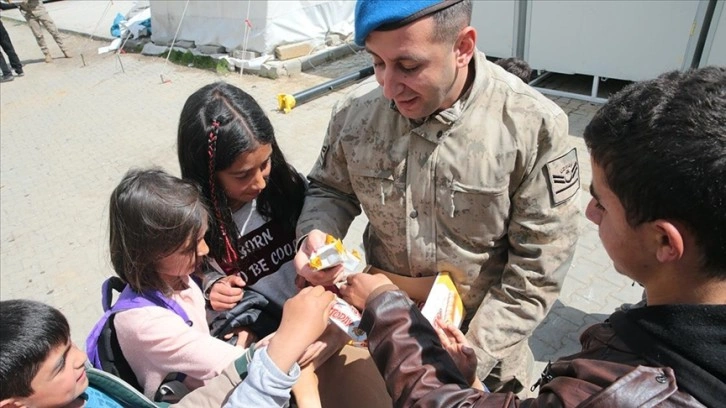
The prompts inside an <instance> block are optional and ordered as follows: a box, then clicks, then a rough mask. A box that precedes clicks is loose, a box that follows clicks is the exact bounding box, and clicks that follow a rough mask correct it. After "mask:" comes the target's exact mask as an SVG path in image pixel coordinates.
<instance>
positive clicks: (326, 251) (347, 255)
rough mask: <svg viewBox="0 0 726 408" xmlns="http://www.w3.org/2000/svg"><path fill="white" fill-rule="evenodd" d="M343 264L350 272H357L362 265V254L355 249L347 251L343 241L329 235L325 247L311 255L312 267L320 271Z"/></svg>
mask: <svg viewBox="0 0 726 408" xmlns="http://www.w3.org/2000/svg"><path fill="white" fill-rule="evenodd" d="M341 264H342V265H343V267H344V268H345V269H346V270H348V271H351V272H353V271H357V270H358V268H359V267H360V265H361V256H360V253H359V252H358V251H356V250H355V249H354V250H352V251H348V250H346V249H345V247H344V246H343V241H341V240H339V239H338V238H335V237H334V236H332V235H330V234H328V235H327V236H326V237H325V245H323V246H321V247H320V248H318V249H317V250H316V251H315V252H313V253H312V254H311V255H310V267H311V268H313V269H315V270H317V271H319V270H322V269H328V268H332V267H333V266H337V265H341Z"/></svg>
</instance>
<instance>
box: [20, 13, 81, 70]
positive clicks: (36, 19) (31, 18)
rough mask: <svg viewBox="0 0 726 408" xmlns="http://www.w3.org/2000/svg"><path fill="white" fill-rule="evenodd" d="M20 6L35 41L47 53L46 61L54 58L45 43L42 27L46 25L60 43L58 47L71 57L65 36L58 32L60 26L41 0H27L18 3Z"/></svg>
mask: <svg viewBox="0 0 726 408" xmlns="http://www.w3.org/2000/svg"><path fill="white" fill-rule="evenodd" d="M18 8H20V13H21V14H22V15H23V17H25V21H27V22H28V25H29V26H30V30H31V31H32V32H33V35H34V36H35V41H37V42H38V46H39V47H40V50H41V51H43V54H44V55H45V61H46V62H52V61H53V59H52V57H51V56H50V50H48V46H47V45H46V44H45V37H44V36H43V28H42V27H45V29H46V30H48V32H49V33H50V35H51V36H53V39H54V40H55V42H56V43H57V44H58V47H60V49H61V51H63V55H65V56H66V57H70V52H68V49H67V48H66V47H65V46H64V45H63V36H62V35H61V33H60V32H58V28H57V27H56V26H55V23H54V22H53V19H51V18H50V15H49V14H48V10H46V8H45V6H44V5H43V3H42V2H41V1H40V0H25V1H23V2H22V3H19V4H18ZM41 25H42V27H41Z"/></svg>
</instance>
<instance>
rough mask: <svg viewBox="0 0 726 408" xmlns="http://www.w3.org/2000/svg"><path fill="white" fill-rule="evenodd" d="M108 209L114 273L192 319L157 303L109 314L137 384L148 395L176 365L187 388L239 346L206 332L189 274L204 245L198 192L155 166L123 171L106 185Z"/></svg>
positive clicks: (237, 351) (228, 359)
mask: <svg viewBox="0 0 726 408" xmlns="http://www.w3.org/2000/svg"><path fill="white" fill-rule="evenodd" d="M109 213H110V236H111V239H110V249H111V263H112V264H113V268H114V270H115V271H116V273H117V274H118V276H119V277H120V278H121V279H122V280H123V281H124V282H125V283H126V284H127V285H129V286H131V288H132V289H133V290H134V291H136V292H139V293H141V292H144V291H150V290H152V291H153V290H158V291H159V292H161V293H162V294H163V295H164V296H165V297H166V298H169V299H172V300H174V301H176V303H178V304H179V305H180V306H181V307H182V309H184V312H186V314H187V316H188V317H189V319H190V320H191V323H192V324H191V326H188V325H187V324H186V323H185V322H184V321H183V320H182V319H180V318H179V316H178V315H176V314H175V313H174V312H173V311H171V310H168V309H165V308H161V307H144V308H137V309H131V310H127V311H123V312H119V313H117V314H116V317H115V320H114V327H115V329H116V333H117V336H118V342H119V345H120V346H121V350H122V352H123V354H124V356H125V357H126V359H127V360H128V362H129V365H130V366H131V369H132V370H133V371H134V373H135V374H136V377H137V379H138V381H139V385H141V387H142V388H143V390H144V394H146V395H147V396H148V397H150V398H153V397H154V393H155V392H156V390H157V389H158V388H159V385H160V384H161V383H162V381H163V380H164V377H165V376H166V375H167V374H169V373H172V372H181V373H184V374H186V375H187V377H186V379H185V380H184V383H185V385H187V387H188V388H189V389H194V388H197V387H199V386H201V385H202V384H203V382H204V380H208V379H210V378H212V377H214V376H216V375H218V374H219V373H220V372H221V371H222V370H223V369H224V368H225V367H226V366H227V365H228V364H229V363H230V362H231V361H233V360H235V359H237V358H238V357H240V356H241V355H242V353H244V349H243V348H241V347H235V346H233V345H230V344H226V343H225V342H224V341H222V340H218V339H215V338H213V337H211V336H210V335H209V329H208V327H207V323H206V314H205V309H204V296H203V295H202V291H201V289H200V288H199V286H198V285H197V284H196V283H194V282H193V281H192V280H191V279H190V275H191V274H192V273H193V272H194V271H195V270H196V269H197V268H198V267H199V265H200V263H201V261H202V259H203V257H204V256H205V255H206V254H207V253H208V252H209V248H208V247H207V244H206V242H205V241H204V234H205V233H206V231H207V217H208V215H207V211H206V209H205V207H204V204H203V203H202V200H201V198H200V196H199V191H198V190H197V188H196V186H195V185H194V184H193V183H190V182H187V181H183V180H180V179H178V178H175V177H172V176H170V175H168V174H166V173H164V172H163V171H161V170H147V171H139V170H131V171H129V172H128V173H127V174H126V175H125V176H124V178H123V180H122V181H121V183H120V184H119V185H118V186H117V187H116V189H115V190H114V191H113V193H112V195H111V202H110V208H109Z"/></svg>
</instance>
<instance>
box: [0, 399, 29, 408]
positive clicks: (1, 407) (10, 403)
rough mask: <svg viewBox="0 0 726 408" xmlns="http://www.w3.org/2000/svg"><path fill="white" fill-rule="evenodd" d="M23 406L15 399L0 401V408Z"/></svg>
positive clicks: (18, 407)
mask: <svg viewBox="0 0 726 408" xmlns="http://www.w3.org/2000/svg"><path fill="white" fill-rule="evenodd" d="M23 407H25V405H23V404H22V403H21V402H19V401H18V400H17V399H15V398H6V399H4V400H2V401H0V408H23Z"/></svg>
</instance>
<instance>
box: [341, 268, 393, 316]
mask: <svg viewBox="0 0 726 408" xmlns="http://www.w3.org/2000/svg"><path fill="white" fill-rule="evenodd" d="M392 284H393V283H392V282H391V280H390V279H388V277H387V276H386V275H384V274H382V273H377V274H369V273H356V274H353V275H350V276H348V280H347V281H346V284H344V285H343V286H341V287H340V294H341V295H342V297H343V299H344V300H345V301H346V302H348V303H350V304H351V305H353V306H354V307H356V308H357V309H358V310H363V309H364V308H365V306H366V300H367V299H368V296H370V294H371V293H372V292H373V291H374V290H376V289H378V288H379V287H381V286H383V285H392Z"/></svg>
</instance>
